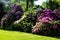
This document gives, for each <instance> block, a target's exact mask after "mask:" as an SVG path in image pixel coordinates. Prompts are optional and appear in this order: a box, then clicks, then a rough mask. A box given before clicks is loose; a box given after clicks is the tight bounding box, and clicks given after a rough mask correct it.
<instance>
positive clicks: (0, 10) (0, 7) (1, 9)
mask: <svg viewBox="0 0 60 40" xmlns="http://www.w3.org/2000/svg"><path fill="white" fill-rule="evenodd" d="M3 15H5V12H4V4H3V2H0V21H1V18H2V17H3Z"/></svg>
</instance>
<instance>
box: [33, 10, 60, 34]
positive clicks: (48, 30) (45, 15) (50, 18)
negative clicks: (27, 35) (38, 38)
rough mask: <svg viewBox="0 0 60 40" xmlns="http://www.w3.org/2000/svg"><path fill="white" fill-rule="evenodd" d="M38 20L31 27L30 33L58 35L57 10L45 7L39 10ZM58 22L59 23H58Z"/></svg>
mask: <svg viewBox="0 0 60 40" xmlns="http://www.w3.org/2000/svg"><path fill="white" fill-rule="evenodd" d="M37 13H38V14H39V13H40V15H39V16H37V17H38V22H36V25H35V26H33V27H32V33H36V34H43V35H60V34H59V33H60V32H59V31H60V22H59V20H60V12H59V10H57V9H55V10H53V11H52V10H50V9H45V10H42V11H40V12H37ZM58 23H59V24H58Z"/></svg>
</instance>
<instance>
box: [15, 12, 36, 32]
mask: <svg viewBox="0 0 60 40" xmlns="http://www.w3.org/2000/svg"><path fill="white" fill-rule="evenodd" d="M22 18H23V19H22V20H21V19H20V21H19V22H18V23H17V24H14V29H15V30H20V31H24V32H31V30H32V26H33V25H35V22H36V20H37V19H36V15H34V14H33V13H28V14H24V15H23V16H22Z"/></svg>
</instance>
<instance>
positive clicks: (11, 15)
mask: <svg viewBox="0 0 60 40" xmlns="http://www.w3.org/2000/svg"><path fill="white" fill-rule="evenodd" d="M22 15H23V10H22V7H21V5H18V4H12V5H11V6H10V8H9V10H8V12H7V14H6V15H4V16H3V17H2V20H1V26H2V27H3V29H10V28H11V29H12V27H11V25H12V24H13V23H14V22H15V21H16V20H19V19H20V18H21V16H22ZM9 25H10V26H9Z"/></svg>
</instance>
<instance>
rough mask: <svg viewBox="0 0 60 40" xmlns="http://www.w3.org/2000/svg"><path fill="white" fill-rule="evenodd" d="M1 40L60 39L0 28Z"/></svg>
mask: <svg viewBox="0 0 60 40" xmlns="http://www.w3.org/2000/svg"><path fill="white" fill-rule="evenodd" d="M0 40H60V39H58V38H53V37H47V36H40V35H34V34H29V33H23V32H17V31H6V30H5V31H4V30H0Z"/></svg>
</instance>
